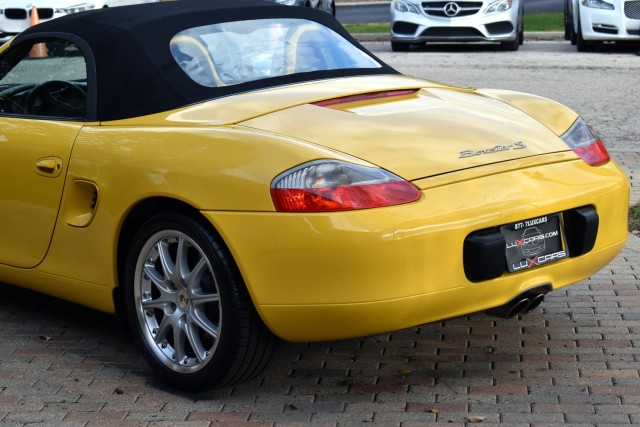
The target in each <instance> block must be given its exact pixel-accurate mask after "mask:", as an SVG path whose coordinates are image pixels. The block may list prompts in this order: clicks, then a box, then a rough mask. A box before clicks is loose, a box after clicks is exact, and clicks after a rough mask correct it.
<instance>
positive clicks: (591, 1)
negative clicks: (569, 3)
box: [580, 0, 615, 10]
mask: <svg viewBox="0 0 640 427" xmlns="http://www.w3.org/2000/svg"><path fill="white" fill-rule="evenodd" d="M580 3H582V5H583V6H586V7H593V8H594V9H606V10H614V9H615V7H614V6H613V5H612V4H611V3H607V2H606V1H603V0H581V1H580Z"/></svg>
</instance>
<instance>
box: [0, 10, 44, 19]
mask: <svg viewBox="0 0 640 427" xmlns="http://www.w3.org/2000/svg"><path fill="white" fill-rule="evenodd" d="M30 15H31V11H29V12H28V13H27V9H18V8H7V9H5V10H4V16H5V17H6V18H7V19H15V20H25V19H27V17H28V16H30ZM38 18H40V19H51V18H53V9H51V8H39V9H38Z"/></svg>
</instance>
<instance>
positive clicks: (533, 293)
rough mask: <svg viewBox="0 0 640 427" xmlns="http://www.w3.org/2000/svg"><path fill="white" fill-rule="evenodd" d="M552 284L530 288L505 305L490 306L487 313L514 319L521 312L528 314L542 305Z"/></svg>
mask: <svg viewBox="0 0 640 427" xmlns="http://www.w3.org/2000/svg"><path fill="white" fill-rule="evenodd" d="M551 289H552V288H551V285H541V286H537V287H535V288H532V289H528V290H526V291H524V292H523V293H521V294H520V295H518V296H516V297H515V298H514V299H512V300H511V301H509V302H508V303H506V304H504V305H500V306H498V307H493V308H490V309H488V310H487V311H486V314H487V315H489V316H492V317H499V318H501V319H512V318H514V317H516V316H518V315H520V314H527V313H530V312H532V311H533V310H535V309H536V308H538V307H540V304H542V303H543V302H544V296H545V294H547V293H548V292H550V291H551Z"/></svg>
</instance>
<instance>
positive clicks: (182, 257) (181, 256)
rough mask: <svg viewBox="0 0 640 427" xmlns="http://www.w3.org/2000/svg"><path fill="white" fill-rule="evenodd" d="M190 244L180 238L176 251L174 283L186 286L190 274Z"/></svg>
mask: <svg viewBox="0 0 640 427" xmlns="http://www.w3.org/2000/svg"><path fill="white" fill-rule="evenodd" d="M188 251H189V244H188V243H187V242H186V241H185V240H184V239H182V238H180V239H178V250H177V253H176V264H175V275H176V278H175V279H174V280H173V281H174V283H176V284H178V283H179V284H180V285H181V286H184V284H186V283H187V277H188V276H189V265H188V264H187V262H188V260H189V257H188Z"/></svg>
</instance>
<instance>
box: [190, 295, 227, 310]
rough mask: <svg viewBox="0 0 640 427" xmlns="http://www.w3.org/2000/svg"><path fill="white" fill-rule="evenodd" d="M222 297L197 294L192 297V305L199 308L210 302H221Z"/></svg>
mask: <svg viewBox="0 0 640 427" xmlns="http://www.w3.org/2000/svg"><path fill="white" fill-rule="evenodd" d="M219 301H220V296H219V295H218V294H196V295H193V294H192V295H191V303H192V304H193V305H195V306H197V307H200V306H201V305H203V304H207V303H210V302H219Z"/></svg>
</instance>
